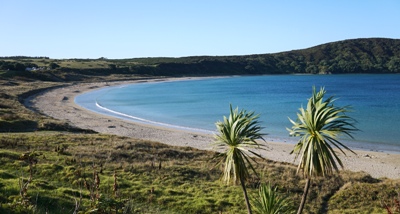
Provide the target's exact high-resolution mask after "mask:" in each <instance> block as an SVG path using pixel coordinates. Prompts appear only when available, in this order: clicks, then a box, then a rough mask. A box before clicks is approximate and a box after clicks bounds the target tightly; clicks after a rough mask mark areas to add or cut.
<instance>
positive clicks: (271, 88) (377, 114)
mask: <svg viewBox="0 0 400 214" xmlns="http://www.w3.org/2000/svg"><path fill="white" fill-rule="evenodd" d="M313 86H315V87H316V88H317V90H319V88H320V87H325V89H326V91H327V96H335V97H336V98H338V99H337V100H336V104H337V105H340V106H345V105H350V106H352V109H353V111H352V112H350V113H349V115H350V116H351V117H353V118H355V119H356V120H357V124H356V126H357V128H359V129H360V131H359V132H357V133H355V134H354V137H355V139H354V140H352V139H348V138H343V140H344V141H345V142H346V143H347V144H348V145H349V146H351V147H352V148H357V149H364V150H377V151H392V152H400V142H399V139H400V131H398V128H399V125H400V75H396V74H379V75H378V74H356V75H353V74H352V75H268V76H238V77H226V78H206V79H194V80H184V81H165V82H163V81H162V82H151V83H138V84H131V85H124V86H118V87H108V88H103V89H100V90H97V91H94V92H90V93H85V94H82V95H79V96H77V97H76V99H75V101H76V102H77V103H78V104H79V105H81V106H83V107H85V108H87V109H89V110H92V111H96V112H99V113H103V114H110V115H113V116H116V117H120V118H124V119H130V120H136V121H139V122H144V123H151V124H154V125H162V126H171V127H173V128H180V129H189V130H195V131H204V132H210V133H211V132H212V131H214V130H215V122H216V121H220V120H222V119H223V116H224V115H225V116H227V115H228V114H229V105H232V106H233V107H234V108H235V107H239V109H246V110H247V111H255V112H256V113H257V114H260V120H261V121H262V124H263V127H264V129H263V131H264V133H266V134H268V135H267V139H268V140H275V141H279V142H288V143H295V142H296V140H298V139H296V138H291V137H289V136H288V131H287V130H286V127H291V123H290V122H289V119H288V118H291V119H293V120H295V119H296V113H297V112H298V109H299V108H300V107H301V106H306V104H307V99H308V98H309V97H310V96H311V93H312V87H313ZM96 103H97V105H96Z"/></svg>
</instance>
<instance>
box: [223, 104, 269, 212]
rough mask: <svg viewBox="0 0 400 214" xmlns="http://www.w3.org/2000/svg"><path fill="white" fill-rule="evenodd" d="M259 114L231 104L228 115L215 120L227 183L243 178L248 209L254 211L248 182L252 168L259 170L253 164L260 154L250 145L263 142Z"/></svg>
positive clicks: (258, 146)
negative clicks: (247, 189)
mask: <svg viewBox="0 0 400 214" xmlns="http://www.w3.org/2000/svg"><path fill="white" fill-rule="evenodd" d="M258 118H259V115H255V114H254V112H246V111H245V110H241V111H239V110H238V108H236V109H234V110H233V109H232V106H230V115H229V117H228V118H227V117H225V116H224V121H222V122H221V121H220V122H217V123H216V126H217V131H218V132H217V134H216V136H215V144H216V145H217V147H219V151H221V150H222V151H223V152H222V153H221V154H220V155H221V157H222V159H221V162H220V163H224V172H223V180H224V181H225V182H226V183H227V184H229V183H230V182H234V183H237V181H240V184H241V186H242V190H243V194H244V198H245V201H246V206H247V211H248V213H251V207H250V203H249V198H248V196H247V191H246V186H245V182H246V180H247V179H248V178H249V177H250V172H249V169H251V170H252V171H253V172H255V174H257V173H256V171H255V169H254V167H253V165H252V162H253V161H254V162H255V160H254V156H257V157H261V155H259V154H257V153H255V152H254V151H252V150H250V149H251V148H258V149H259V148H261V147H262V146H263V145H262V144H259V143H257V141H256V140H259V139H262V140H264V139H263V137H262V134H261V133H260V131H261V129H262V127H261V126H260V124H259V122H258ZM252 155H254V156H252Z"/></svg>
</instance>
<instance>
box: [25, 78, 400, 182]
mask: <svg viewBox="0 0 400 214" xmlns="http://www.w3.org/2000/svg"><path fill="white" fill-rule="evenodd" d="M187 79H191V78H168V79H151V80H145V81H146V82H151V81H172V80H187ZM139 82H141V83H143V82H144V81H143V80H136V81H118V82H97V83H78V84H74V85H70V86H65V87H61V88H56V89H52V90H48V91H45V92H43V93H40V94H38V95H35V96H32V97H30V98H29V99H28V100H26V102H25V105H26V106H28V107H31V108H34V109H36V110H38V111H39V112H41V113H43V114H45V115H48V116H50V117H53V118H56V119H59V120H63V121H66V122H68V123H70V124H71V125H73V126H76V127H79V128H82V129H90V130H94V131H96V132H99V133H106V134H115V135H119V136H126V137H133V138H138V139H143V140H150V141H156V142H160V143H164V144H168V145H172V146H190V147H194V148H197V149H203V150H213V146H212V141H213V136H212V135H211V134H207V133H200V132H195V131H192V130H180V129H173V128H170V127H164V126H155V125H151V124H145V123H139V122H134V121H132V120H124V119H121V118H116V117H112V116H108V115H103V114H99V113H95V112H92V111H89V110H87V109H85V108H83V107H81V106H79V105H77V104H76V103H75V102H74V98H75V96H77V95H79V94H81V93H85V92H89V91H91V90H96V89H99V88H102V87H109V86H116V85H124V84H134V83H139ZM221 117H222V115H221ZM292 149H293V144H287V143H282V142H275V141H273V142H272V141H269V142H267V150H266V151H263V152H262V155H263V156H264V157H266V158H267V159H271V160H273V161H278V162H287V163H294V155H290V154H289V153H290V151H291V150H292ZM355 152H356V153H357V154H351V153H348V154H347V156H344V155H342V154H339V157H340V158H341V160H342V161H343V164H344V166H345V169H347V170H351V171H354V172H358V171H364V172H367V173H368V174H370V175H371V176H372V177H375V178H383V177H387V178H392V179H399V178H400V154H390V153H386V152H374V151H362V150H357V151H355Z"/></svg>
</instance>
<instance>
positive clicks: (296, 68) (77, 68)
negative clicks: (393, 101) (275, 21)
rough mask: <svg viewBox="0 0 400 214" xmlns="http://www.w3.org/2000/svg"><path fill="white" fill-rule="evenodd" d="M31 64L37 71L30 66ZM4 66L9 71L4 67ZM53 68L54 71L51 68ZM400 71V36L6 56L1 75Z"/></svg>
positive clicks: (71, 77) (63, 77) (73, 77)
mask: <svg viewBox="0 0 400 214" xmlns="http://www.w3.org/2000/svg"><path fill="white" fill-rule="evenodd" d="M26 67H36V68H38V69H37V70H33V71H25V68H26ZM1 70H3V72H1ZM49 71H51V72H49ZM398 72H400V39H385V38H368V39H351V40H344V41H338V42H332V43H327V44H322V45H318V46H315V47H311V48H307V49H302V50H292V51H287V52H281V53H273V54H255V55H243V56H189V57H179V58H168V57H156V58H131V59H107V58H104V57H102V58H99V59H62V60H60V59H50V58H48V57H24V56H18V57H2V58H0V75H1V76H3V77H7V76H24V77H28V78H36V79H42V80H55V81H77V80H78V81H79V80H85V79H88V78H91V77H93V76H100V75H125V76H129V75H152V76H212V75H251V74H297V73H298V74H341V73H398Z"/></svg>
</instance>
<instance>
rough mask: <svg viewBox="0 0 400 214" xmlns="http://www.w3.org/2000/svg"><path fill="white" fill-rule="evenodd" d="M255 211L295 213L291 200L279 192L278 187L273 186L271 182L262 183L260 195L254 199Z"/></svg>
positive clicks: (269, 213) (261, 213)
mask: <svg viewBox="0 0 400 214" xmlns="http://www.w3.org/2000/svg"><path fill="white" fill-rule="evenodd" d="M253 206H254V209H255V211H257V213H260V214H279V213H285V214H290V213H294V210H293V207H292V206H291V204H290V203H289V200H288V199H287V198H286V197H284V196H281V195H279V194H278V187H275V188H272V186H271V184H270V183H269V184H268V185H267V184H261V185H260V188H259V190H258V196H257V197H256V198H255V199H254V200H253Z"/></svg>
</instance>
